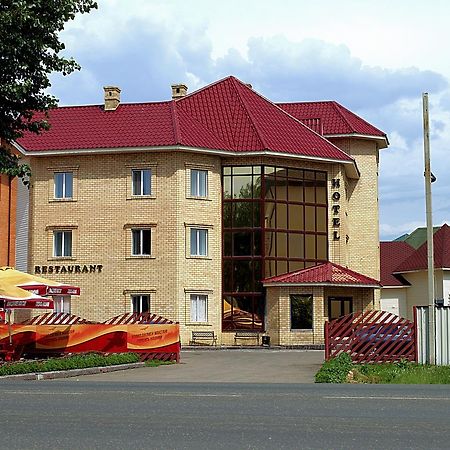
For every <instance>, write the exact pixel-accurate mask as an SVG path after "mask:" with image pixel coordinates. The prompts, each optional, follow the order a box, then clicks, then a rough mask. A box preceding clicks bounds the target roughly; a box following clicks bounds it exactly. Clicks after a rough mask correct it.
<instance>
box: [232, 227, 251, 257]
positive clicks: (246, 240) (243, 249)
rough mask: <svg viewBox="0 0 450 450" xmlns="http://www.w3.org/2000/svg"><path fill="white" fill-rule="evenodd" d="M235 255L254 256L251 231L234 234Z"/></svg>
mask: <svg viewBox="0 0 450 450" xmlns="http://www.w3.org/2000/svg"><path fill="white" fill-rule="evenodd" d="M233 255H234V256H251V255H252V233H251V231H246V232H239V233H233Z"/></svg>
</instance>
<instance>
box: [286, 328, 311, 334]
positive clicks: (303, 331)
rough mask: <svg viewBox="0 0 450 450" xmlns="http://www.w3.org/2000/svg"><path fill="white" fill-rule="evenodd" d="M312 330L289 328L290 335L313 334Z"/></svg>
mask: <svg viewBox="0 0 450 450" xmlns="http://www.w3.org/2000/svg"><path fill="white" fill-rule="evenodd" d="M313 332H314V330H313V329H304V330H302V329H292V328H291V333H313Z"/></svg>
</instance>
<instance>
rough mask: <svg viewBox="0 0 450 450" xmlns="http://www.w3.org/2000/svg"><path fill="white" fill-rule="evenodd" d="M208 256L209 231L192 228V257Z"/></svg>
mask: <svg viewBox="0 0 450 450" xmlns="http://www.w3.org/2000/svg"><path fill="white" fill-rule="evenodd" d="M207 255H208V230H204V229H201V228H191V256H207Z"/></svg>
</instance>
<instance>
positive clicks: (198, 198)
mask: <svg viewBox="0 0 450 450" xmlns="http://www.w3.org/2000/svg"><path fill="white" fill-rule="evenodd" d="M186 198H187V199H188V200H203V201H206V202H212V199H211V198H209V197H195V196H193V195H188V196H187V197H186Z"/></svg>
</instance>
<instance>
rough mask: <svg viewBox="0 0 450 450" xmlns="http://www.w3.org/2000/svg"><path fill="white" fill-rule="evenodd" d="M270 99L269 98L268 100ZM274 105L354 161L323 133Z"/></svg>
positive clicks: (353, 159)
mask: <svg viewBox="0 0 450 450" xmlns="http://www.w3.org/2000/svg"><path fill="white" fill-rule="evenodd" d="M269 101H270V100H269ZM274 106H276V107H277V108H278V109H280V110H281V111H283V113H284V114H286V115H287V116H289V117H291V118H292V119H294V120H295V121H296V122H298V123H299V124H300V125H301V126H302V127H305V128H307V129H308V130H310V131H312V132H313V133H314V134H316V135H317V136H319V137H320V138H321V139H324V140H325V141H327V142H328V143H329V144H331V145H332V146H333V147H335V148H336V149H337V150H339V151H340V152H341V153H343V154H344V155H346V156H348V157H349V158H350V159H351V160H352V161H355V158H353V156H352V155H349V154H348V153H347V152H344V150H342V149H341V148H339V147H338V146H337V145H335V144H333V143H332V142H331V141H329V140H328V139H327V138H326V137H325V136H324V135H322V134H320V133H318V132H317V131H316V130H313V129H312V128H310V127H308V125H305V124H304V123H303V122H302V121H301V120H300V119H297V117H294V116H293V115H292V114H289V113H288V112H287V111H285V110H284V109H283V108H281V107H280V106H278V105H277V104H275V103H274ZM318 119H320V117H318Z"/></svg>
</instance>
